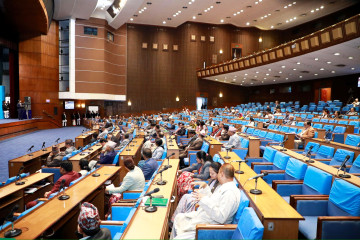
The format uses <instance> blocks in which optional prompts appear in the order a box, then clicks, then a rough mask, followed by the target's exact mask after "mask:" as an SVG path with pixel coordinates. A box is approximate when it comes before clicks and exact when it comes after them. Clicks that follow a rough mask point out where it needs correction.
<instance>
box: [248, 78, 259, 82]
mask: <svg viewBox="0 0 360 240" xmlns="http://www.w3.org/2000/svg"><path fill="white" fill-rule="evenodd" d="M250 81H252V82H257V81H258V80H257V79H254V78H252V79H250Z"/></svg>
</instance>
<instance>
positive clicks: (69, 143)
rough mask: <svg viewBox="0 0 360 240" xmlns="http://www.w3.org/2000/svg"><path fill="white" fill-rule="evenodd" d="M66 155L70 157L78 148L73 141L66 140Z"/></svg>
mask: <svg viewBox="0 0 360 240" xmlns="http://www.w3.org/2000/svg"><path fill="white" fill-rule="evenodd" d="M65 147H66V150H65V155H68V154H69V153H72V152H73V151H75V150H76V148H75V147H74V142H73V140H72V139H66V140H65Z"/></svg>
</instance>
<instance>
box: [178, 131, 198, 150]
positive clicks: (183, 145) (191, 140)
mask: <svg viewBox="0 0 360 240" xmlns="http://www.w3.org/2000/svg"><path fill="white" fill-rule="evenodd" d="M189 138H190V140H189V142H188V143H187V144H179V148H180V151H181V149H185V148H186V147H188V146H190V145H191V144H192V143H193V142H194V141H195V140H196V139H197V136H196V133H195V130H190V131H189Z"/></svg>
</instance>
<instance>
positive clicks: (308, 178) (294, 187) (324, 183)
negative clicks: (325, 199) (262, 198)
mask: <svg viewBox="0 0 360 240" xmlns="http://www.w3.org/2000/svg"><path fill="white" fill-rule="evenodd" d="M331 182H332V175H331V174H329V173H327V172H324V171H322V170H320V169H318V168H315V167H312V166H309V167H308V168H307V170H306V173H305V176H304V180H303V181H301V180H294V181H283V180H274V181H273V185H272V186H273V188H274V189H275V190H276V191H277V192H278V194H280V196H282V197H283V198H284V199H285V200H286V201H289V196H290V195H294V194H295V195H320V194H329V193H330V188H331Z"/></svg>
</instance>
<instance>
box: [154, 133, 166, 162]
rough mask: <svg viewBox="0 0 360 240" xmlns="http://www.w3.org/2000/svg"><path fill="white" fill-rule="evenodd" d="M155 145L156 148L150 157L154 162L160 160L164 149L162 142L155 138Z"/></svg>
mask: <svg viewBox="0 0 360 240" xmlns="http://www.w3.org/2000/svg"><path fill="white" fill-rule="evenodd" d="M155 145H156V147H155V149H154V151H153V153H152V156H153V158H154V159H155V160H159V159H161V157H162V155H163V153H164V147H162V145H163V140H162V139H161V138H157V139H156V140H155Z"/></svg>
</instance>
